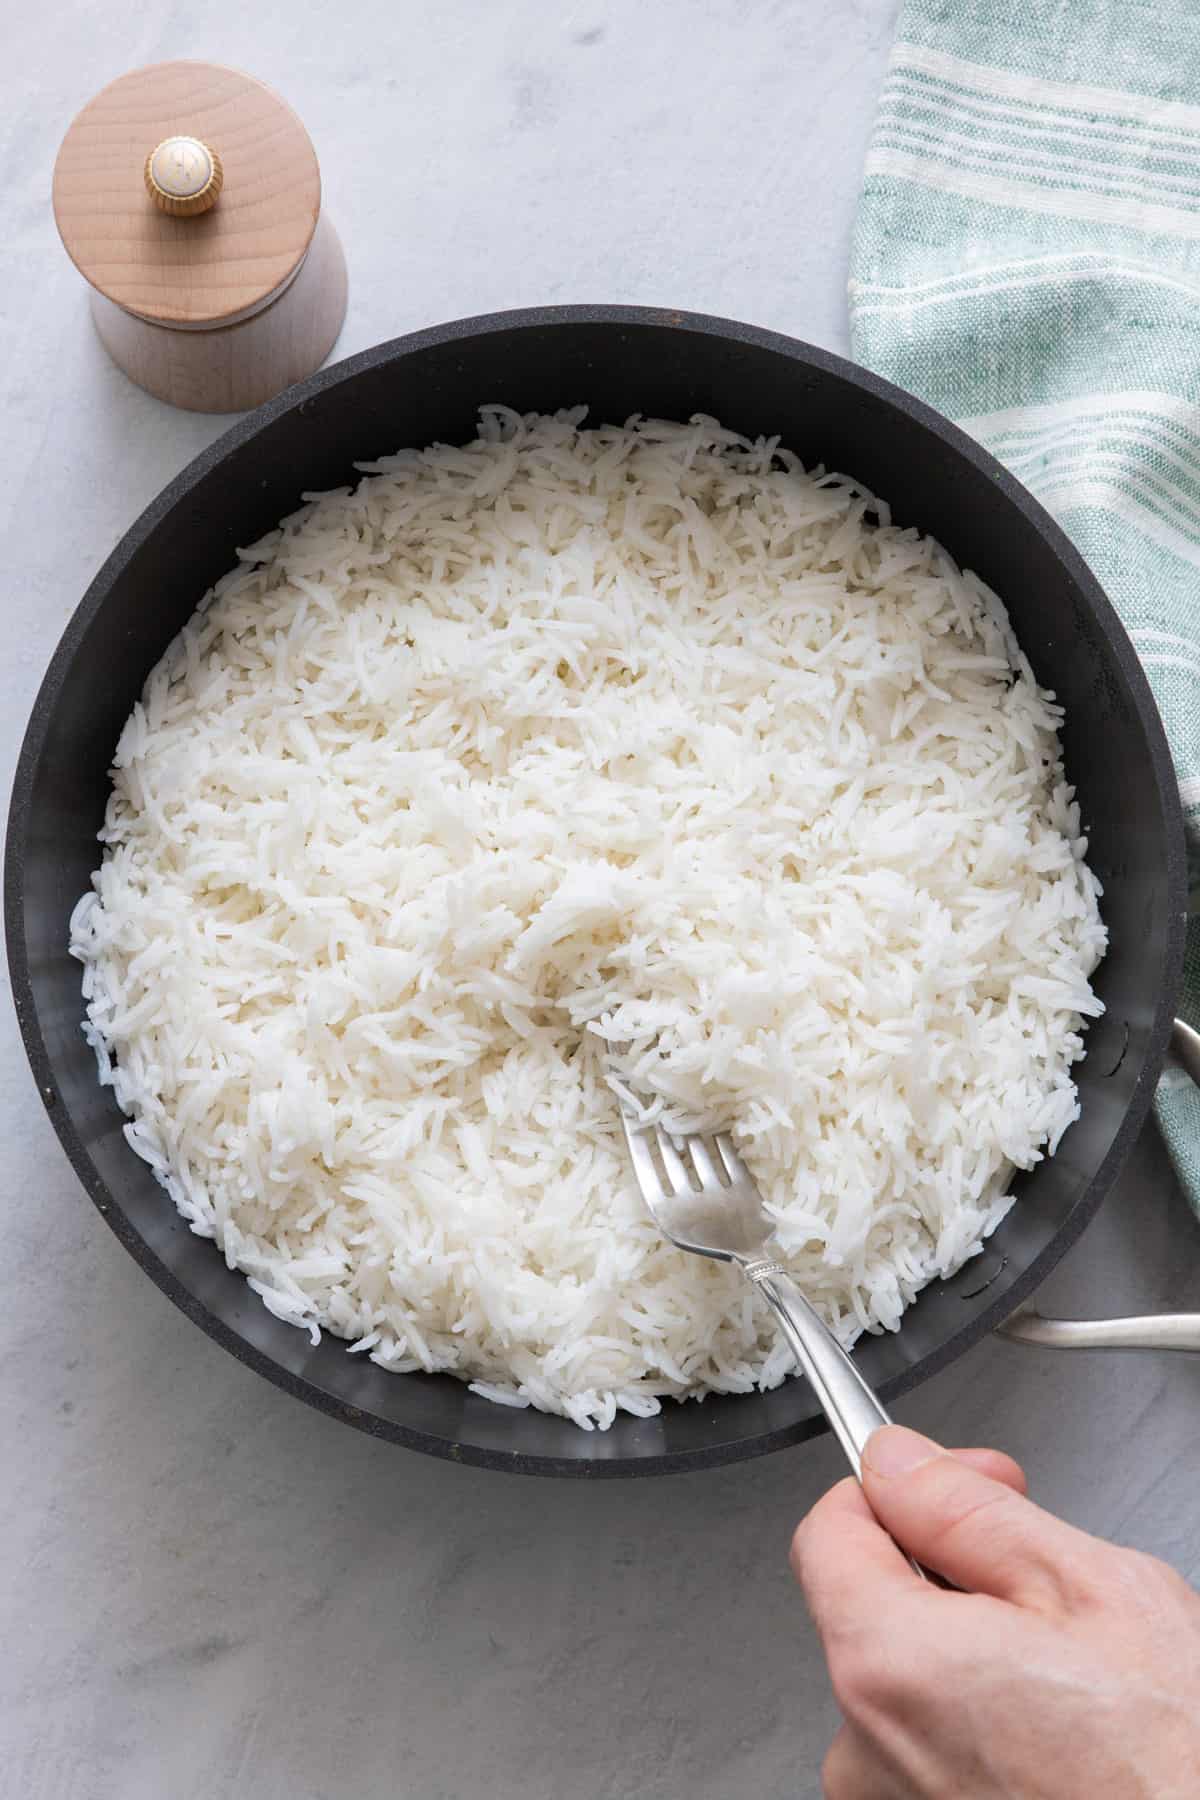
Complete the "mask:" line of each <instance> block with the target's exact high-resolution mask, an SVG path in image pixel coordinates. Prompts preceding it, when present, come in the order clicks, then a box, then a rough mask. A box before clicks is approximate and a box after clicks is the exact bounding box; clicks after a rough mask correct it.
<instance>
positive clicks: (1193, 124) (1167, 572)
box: [850, 0, 1200, 1211]
mask: <svg viewBox="0 0 1200 1800" xmlns="http://www.w3.org/2000/svg"><path fill="white" fill-rule="evenodd" d="M898 31H899V35H898V41H897V43H896V45H895V48H894V50H893V52H892V58H891V63H890V65H889V68H888V73H887V77H886V80H885V82H884V86H883V93H882V96H881V99H880V103H879V115H878V118H877V120H876V123H875V130H874V135H873V137H872V140H871V147H870V152H869V154H868V157H867V166H866V176H865V181H864V186H863V194H862V200H861V204H860V208H859V214H858V222H857V226H856V230H855V239H854V251H853V257H852V268H851V280H850V324H851V339H852V343H853V348H854V354H855V356H856V357H857V358H858V360H859V361H860V362H863V363H865V364H866V365H867V366H868V367H869V368H872V369H877V370H878V371H879V373H880V374H882V375H886V376H887V377H889V379H891V380H892V381H895V382H898V383H899V384H900V386H901V387H905V388H908V389H910V390H911V391H912V392H913V393H916V394H919V395H920V396H921V397H922V398H923V399H925V400H928V401H929V402H930V403H931V404H932V405H933V406H936V407H937V408H938V409H939V410H940V411H941V412H944V413H947V414H949V416H950V417H951V418H952V419H956V420H957V421H958V423H959V424H960V425H963V426H964V427H965V428H966V429H967V430H968V431H969V432H971V433H972V434H973V435H974V436H975V437H977V438H978V439H980V441H981V442H982V443H984V444H985V445H986V446H987V448H988V449H989V450H990V451H991V452H992V454H993V455H994V456H996V457H998V458H999V459H1000V460H1001V461H1002V462H1005V463H1007V464H1008V466H1009V468H1011V469H1012V470H1013V471H1014V473H1015V474H1016V475H1018V476H1019V477H1020V479H1021V480H1022V481H1023V482H1024V483H1025V484H1026V486H1027V487H1029V488H1030V489H1032V491H1033V492H1034V493H1035V494H1036V495H1037V496H1038V498H1039V499H1040V500H1041V501H1042V502H1043V503H1044V505H1045V506H1047V507H1048V508H1049V510H1050V511H1051V512H1052V513H1053V514H1054V515H1055V517H1056V518H1057V519H1058V520H1059V522H1060V523H1061V524H1062V526H1063V528H1064V529H1065V530H1066V531H1067V532H1068V533H1069V534H1070V536H1071V537H1072V538H1073V539H1074V541H1075V543H1076V544H1077V545H1078V547H1079V549H1080V550H1081V551H1082V553H1083V555H1084V556H1085V557H1086V558H1087V560H1088V562H1089V563H1090V564H1091V566H1092V568H1093V569H1094V570H1095V573H1096V575H1097V577H1098V578H1099V580H1100V581H1101V583H1102V584H1103V586H1104V587H1105V589H1106V590H1107V592H1108V594H1109V596H1110V598H1111V599H1112V601H1113V603H1114V605H1115V606H1116V607H1117V610H1118V611H1119V612H1120V614H1121V617H1122V619H1123V620H1124V623H1125V626H1126V629H1127V630H1128V631H1129V634H1130V636H1131V637H1132V639H1133V642H1134V645H1135V646H1136V648H1137V651H1138V653H1139V655H1140V656H1141V659H1142V662H1143V664H1144V666H1145V669H1146V673H1147V675H1148V676H1149V679H1150V683H1151V685H1152V687H1153V689H1154V693H1155V696H1156V698H1157V700H1158V704H1159V708H1160V709H1161V712H1162V715H1163V718H1164V720H1165V721H1166V727H1167V734H1168V736H1169V738H1170V740H1171V748H1172V750H1173V752H1174V757H1175V766H1176V769H1177V771H1178V775H1179V784H1180V789H1181V792H1182V797H1183V805H1184V815H1185V818H1186V821H1187V828H1188V850H1189V874H1190V884H1191V912H1192V915H1193V916H1192V917H1191V918H1190V919H1189V931H1188V948H1187V965H1186V966H1187V976H1186V995H1185V1000H1184V1010H1185V1012H1186V1013H1187V1014H1189V1016H1190V1018H1191V1022H1192V1023H1193V1024H1195V1025H1197V1026H1200V916H1198V914H1200V908H1198V905H1197V899H1198V889H1200V5H1198V4H1197V0H1151V3H1146V0H1018V3H1015V4H1014V3H1013V0H903V4H902V6H901V9H900V17H899V27H898ZM1157 1107H1158V1116H1159V1121H1160V1123H1161V1125H1162V1128H1163V1132H1164V1135H1165V1137H1166V1139H1167V1143H1168V1145H1169V1147H1170V1149H1171V1152H1172V1155H1173V1156H1174V1158H1175V1163H1176V1167H1177V1168H1178V1170H1179V1173H1180V1177H1181V1179H1182V1181H1183V1184H1184V1186H1185V1188H1186V1190H1187V1192H1188V1193H1189V1195H1190V1197H1191V1199H1192V1202H1193V1204H1194V1205H1195V1206H1196V1208H1197V1210H1198V1211H1200V1094H1198V1093H1197V1090H1196V1089H1195V1088H1194V1087H1193V1086H1192V1085H1191V1084H1190V1083H1189V1082H1188V1080H1187V1078H1186V1077H1185V1076H1184V1075H1183V1074H1181V1073H1179V1072H1177V1071H1168V1072H1167V1074H1165V1075H1164V1077H1163V1080H1162V1083H1161V1084H1160V1087H1159V1092H1158V1097H1157Z"/></svg>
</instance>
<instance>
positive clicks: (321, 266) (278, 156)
mask: <svg viewBox="0 0 1200 1800" xmlns="http://www.w3.org/2000/svg"><path fill="white" fill-rule="evenodd" d="M54 216H55V219H56V220H57V222H58V229H59V233H60V235H61V237H62V241H63V243H64V244H65V245H66V248H67V253H68V255H69V256H70V258H71V260H72V262H73V263H74V264H75V266H76V268H77V269H78V270H79V272H80V274H81V275H83V276H84V277H85V279H86V280H87V281H88V282H90V284H91V287H92V296H91V305H92V317H93V319H94V320H95V324H96V329H97V331H98V332H99V334H100V337H101V339H102V341H103V343H104V345H105V346H106V348H107V349H108V351H109V353H110V355H111V356H112V357H113V359H114V361H115V362H116V363H118V364H119V366H120V367H121V368H122V369H124V371H125V373H126V374H127V375H128V376H129V377H130V378H131V379H132V380H133V381H136V382H137V383H138V384H139V386H141V387H144V388H146V389H147V390H148V391H149V392H150V393H152V394H155V395H157V397H158V398H159V399H160V400H166V401H169V402H170V404H171V405H172V406H184V407H187V408H189V409H190V410H191V411H193V412H241V411H244V410H245V408H247V407H250V406H258V405H260V404H261V403H262V401H264V400H269V399H270V398H271V396H272V395H273V394H277V393H279V391H280V389H282V388H285V387H288V386H289V385H290V384H291V383H292V382H293V381H300V380H301V379H302V378H303V377H304V376H305V375H311V373H312V371H313V370H314V369H316V368H318V367H319V366H320V364H321V363H323V362H324V360H325V358H326V357H327V356H328V355H329V352H330V350H332V348H333V345H334V342H335V340H336V338H337V335H338V332H339V331H340V330H341V327H342V320H343V319H344V317H345V314H346V263H345V258H344V257H343V255H342V247H341V245H340V243H339V242H338V238H337V233H336V232H335V231H334V229H333V226H332V225H331V224H330V223H329V221H328V219H327V218H326V217H325V215H324V213H323V212H322V211H321V173H320V170H319V168H318V167H317V158H316V153H315V151H314V150H313V147H312V142H311V140H310V138H309V136H308V133H307V132H306V131H305V129H304V127H303V125H302V124H301V123H300V120H299V119H298V118H297V117H296V115H295V113H294V112H293V111H292V109H291V107H290V106H288V105H287V103H286V101H284V100H281V99H280V97H279V95H278V94H275V93H272V91H271V89H270V88H268V87H265V86H264V85H263V83H262V82H261V81H256V80H255V79H254V78H253V76H250V75H244V74H242V73H241V71H240V70H238V69H226V68H222V67H221V65H220V64H219V63H207V62H169V63H155V64H154V65H152V66H151V67H150V68H146V69H135V70H134V71H133V72H132V73H131V74H129V75H122V76H121V77H120V79H119V80H117V81H114V82H113V83H112V84H111V85H110V86H109V87H106V88H105V89H104V90H103V92H102V93H99V94H97V95H96V98H95V99H94V100H91V101H89V103H88V104H87V106H85V107H84V109H83V111H82V112H81V113H80V114H79V116H78V118H77V119H76V120H75V121H74V123H73V124H72V126H71V128H70V130H69V131H68V132H67V135H66V137H65V138H64V139H63V144H62V148H61V149H60V151H59V153H58V161H57V162H56V163H55V166H54Z"/></svg>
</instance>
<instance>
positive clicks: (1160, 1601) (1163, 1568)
mask: <svg viewBox="0 0 1200 1800" xmlns="http://www.w3.org/2000/svg"><path fill="white" fill-rule="evenodd" d="M1100 1569H1101V1571H1102V1576H1103V1579H1104V1586H1105V1587H1106V1588H1108V1589H1109V1590H1110V1591H1111V1590H1112V1589H1113V1588H1115V1589H1116V1590H1117V1592H1118V1593H1120V1594H1121V1595H1122V1596H1123V1597H1126V1598H1128V1599H1130V1600H1132V1601H1134V1602H1136V1603H1137V1604H1138V1605H1139V1606H1140V1607H1142V1608H1147V1607H1149V1608H1151V1609H1153V1610H1155V1611H1158V1610H1160V1609H1164V1608H1167V1609H1169V1608H1172V1607H1175V1606H1178V1605H1179V1604H1180V1603H1181V1602H1183V1601H1185V1600H1192V1599H1194V1596H1193V1593H1192V1589H1191V1588H1190V1587H1189V1586H1188V1584H1187V1582H1186V1581H1185V1580H1184V1579H1183V1576H1182V1575H1178V1574H1176V1572H1175V1570H1174V1569H1172V1568H1171V1567H1170V1565H1169V1564H1168V1563H1165V1562H1160V1561H1159V1559H1158V1557H1157V1556H1147V1554H1146V1553H1145V1551H1143V1550H1127V1549H1125V1548H1120V1549H1112V1550H1111V1551H1110V1552H1109V1554H1108V1555H1107V1556H1105V1557H1104V1558H1103V1561H1102V1562H1101V1564H1100Z"/></svg>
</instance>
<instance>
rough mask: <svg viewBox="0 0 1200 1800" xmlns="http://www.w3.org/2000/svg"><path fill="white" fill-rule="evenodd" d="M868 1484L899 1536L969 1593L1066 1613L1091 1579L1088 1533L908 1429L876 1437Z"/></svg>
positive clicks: (865, 1474) (874, 1504)
mask: <svg viewBox="0 0 1200 1800" xmlns="http://www.w3.org/2000/svg"><path fill="white" fill-rule="evenodd" d="M862 1482H863V1490H864V1492H865V1494H866V1497H867V1499H868V1501H869V1502H870V1505H871V1510H872V1512H873V1513H874V1514H875V1517H876V1518H877V1519H878V1520H879V1523H880V1524H881V1525H882V1526H883V1527H884V1529H885V1530H886V1531H888V1532H889V1533H890V1534H891V1536H892V1537H893V1538H894V1539H895V1541H896V1542H897V1543H898V1544H899V1545H900V1546H901V1547H902V1548H903V1549H905V1550H907V1551H908V1552H909V1554H910V1555H911V1556H915V1557H916V1559H917V1561H918V1562H919V1563H923V1564H924V1565H925V1567H926V1568H929V1569H935V1570H936V1571H937V1573H938V1574H939V1575H944V1576H945V1577H946V1579H947V1580H948V1581H952V1582H953V1583H954V1584H955V1586H956V1587H960V1588H964V1589H965V1590H966V1591H967V1592H969V1593H976V1594H992V1595H994V1596H995V1597H996V1598H997V1599H1000V1600H1011V1601H1015V1602H1017V1603H1019V1604H1021V1603H1023V1604H1026V1605H1030V1604H1032V1605H1039V1604H1040V1605H1042V1606H1049V1607H1052V1608H1053V1609H1054V1610H1059V1609H1061V1608H1063V1607H1065V1606H1066V1605H1068V1604H1069V1603H1070V1599H1071V1597H1072V1596H1073V1595H1076V1594H1078V1593H1079V1592H1080V1590H1081V1589H1082V1588H1083V1587H1084V1586H1085V1585H1086V1577H1087V1569H1088V1565H1089V1564H1090V1563H1091V1561H1092V1560H1093V1558H1094V1556H1095V1550H1096V1545H1095V1541H1094V1540H1093V1539H1092V1538H1090V1537H1088V1535H1087V1534H1086V1532H1082V1531H1077V1530H1076V1529H1075V1527H1074V1526H1072V1525H1066V1524H1064V1523H1063V1521H1062V1520H1061V1519H1056V1518H1055V1517H1054V1515H1053V1514H1052V1513H1048V1512H1043V1510H1042V1508H1041V1507H1040V1506H1035V1505H1034V1504H1033V1502H1032V1501H1031V1500H1027V1499H1026V1498H1025V1497H1024V1495H1023V1494H1021V1493H1019V1492H1017V1491H1015V1490H1014V1488H1013V1487H1011V1486H1010V1485H1008V1483H1006V1482H1003V1481H996V1480H994V1479H993V1478H992V1477H991V1476H990V1475H987V1474H985V1473H984V1472H983V1471H982V1470H981V1469H979V1468H978V1467H972V1466H971V1465H970V1464H968V1463H965V1462H963V1461H961V1460H960V1459H959V1458H958V1457H956V1456H952V1455H951V1454H950V1452H949V1451H948V1450H943V1449H942V1447H941V1445H940V1444H935V1443H933V1442H932V1440H931V1439H929V1438H926V1437H921V1436H920V1434H919V1433H918V1432H915V1431H908V1430H907V1429H906V1428H905V1427H904V1426H903V1425H884V1426H882V1427H881V1428H880V1429H879V1430H878V1431H876V1432H874V1433H872V1435H871V1437H870V1438H869V1439H868V1442H867V1447H866V1451H865V1453H864V1456H863V1467H862Z"/></svg>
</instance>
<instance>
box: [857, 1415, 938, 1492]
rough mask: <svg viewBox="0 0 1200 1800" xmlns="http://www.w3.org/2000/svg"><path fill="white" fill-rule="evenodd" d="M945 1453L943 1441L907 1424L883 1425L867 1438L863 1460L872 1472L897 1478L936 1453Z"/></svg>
mask: <svg viewBox="0 0 1200 1800" xmlns="http://www.w3.org/2000/svg"><path fill="white" fill-rule="evenodd" d="M945 1454H946V1452H945V1451H944V1450H943V1449H942V1447H941V1445H940V1444H935V1443H934V1442H933V1440H932V1439H931V1438H927V1437H922V1436H921V1434H920V1432H919V1431H910V1430H909V1429H908V1427H907V1426H906V1425H881V1426H880V1427H879V1430H878V1431H873V1432H872V1433H871V1436H870V1437H869V1438H868V1439H867V1447H866V1449H865V1451H864V1452H863V1462H864V1463H865V1464H866V1465H867V1467H868V1468H869V1469H870V1471H871V1473H872V1475H883V1476H884V1477H886V1478H888V1479H894V1478H895V1477H896V1476H897V1475H909V1474H911V1473H912V1471H913V1470H914V1469H919V1468H920V1467H921V1464H922V1463H927V1462H933V1460H934V1458H935V1457H938V1456H944V1455H945Z"/></svg>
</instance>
